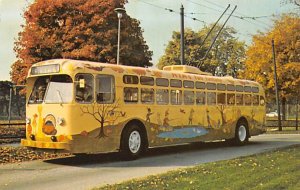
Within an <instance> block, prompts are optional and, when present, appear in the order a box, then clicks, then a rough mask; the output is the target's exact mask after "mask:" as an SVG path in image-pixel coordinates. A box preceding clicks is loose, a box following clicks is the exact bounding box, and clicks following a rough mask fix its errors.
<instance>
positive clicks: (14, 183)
mask: <svg viewBox="0 0 300 190" xmlns="http://www.w3.org/2000/svg"><path fill="white" fill-rule="evenodd" d="M293 144H300V134H264V135H260V136H256V137H252V138H251V139H250V142H249V144H248V145H246V146H230V145H228V144H227V143H225V142H211V143H194V144H188V145H180V146H174V147H164V148H155V149H150V150H149V151H148V152H147V153H146V154H145V155H144V156H143V157H142V158H140V159H138V160H134V161H122V160H120V156H119V154H117V153H110V154H99V155H88V156H81V157H75V156H72V157H68V158H60V159H52V160H45V161H30V162H23V163H16V164H5V165H0V189H1V190H6V189H7V190H12V189H22V190H27V189H30V190H32V189H37V190H43V189H45V190H48V189H51V190H53V189H73V190H76V189H78V190H81V189H91V188H93V187H97V186H101V185H105V184H114V183H119V182H122V181H125V180H130V179H133V178H141V177H145V176H148V175H156V174H160V173H164V172H167V171H170V170H175V169H178V168H183V167H191V166H195V165H198V164H202V163H207V162H214V161H219V160H228V159H232V158H236V157H240V156H247V155H252V154H256V153H260V152H265V151H270V150H272V149H276V148H280V147H285V146H290V145H293Z"/></svg>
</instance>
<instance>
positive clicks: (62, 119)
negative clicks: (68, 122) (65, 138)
mask: <svg viewBox="0 0 300 190" xmlns="http://www.w3.org/2000/svg"><path fill="white" fill-rule="evenodd" d="M56 123H57V124H58V125H63V124H64V123H65V120H64V118H61V117H58V118H57V122H56Z"/></svg>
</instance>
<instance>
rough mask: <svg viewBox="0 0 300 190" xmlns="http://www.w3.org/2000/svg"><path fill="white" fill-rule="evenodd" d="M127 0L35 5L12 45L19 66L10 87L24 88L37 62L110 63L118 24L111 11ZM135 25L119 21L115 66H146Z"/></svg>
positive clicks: (48, 0)
mask: <svg viewBox="0 0 300 190" xmlns="http://www.w3.org/2000/svg"><path fill="white" fill-rule="evenodd" d="M126 2H127V0H118V1H115V0H55V1H53V0H36V1H35V2H34V3H33V4H32V5H30V6H29V7H28V10H27V11H26V12H25V13H24V18H25V20H26V24H25V26H23V31H22V32H20V33H19V37H18V40H17V42H16V43H15V48H14V50H15V52H16V54H17V58H18V60H17V61H16V62H15V63H14V64H13V65H12V71H11V77H12V80H13V82H15V83H17V84H23V83H24V82H25V78H26V76H27V73H28V70H29V68H30V66H31V65H32V64H34V63H36V62H39V61H43V60H48V59H56V58H69V59H80V60H90V61H96V62H106V63H115V62H116V55H117V29H118V18H117V15H116V13H115V12H114V9H115V8H116V7H124V4H125V3H126ZM139 24H140V23H139V21H138V20H136V19H134V18H131V17H130V16H128V15H124V16H123V18H122V25H121V26H122V28H121V46H120V63H121V64H124V65H135V66H142V67H144V66H151V65H152V63H151V62H150V61H151V56H152V52H151V51H149V48H148V46H147V45H146V42H145V41H144V39H143V36H142V32H143V31H142V29H141V28H140V26H139Z"/></svg>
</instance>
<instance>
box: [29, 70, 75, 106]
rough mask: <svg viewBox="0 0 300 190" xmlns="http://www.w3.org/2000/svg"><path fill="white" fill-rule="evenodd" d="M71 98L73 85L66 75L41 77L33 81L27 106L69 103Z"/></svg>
mask: <svg viewBox="0 0 300 190" xmlns="http://www.w3.org/2000/svg"><path fill="white" fill-rule="evenodd" d="M72 98H73V83H72V79H71V77H70V76H68V75H54V76H42V77H39V78H37V80H36V81H35V84H34V87H33V90H32V93H31V95H30V98H29V102H28V103H29V104H40V103H42V102H45V103H50V104H55V103H60V104H61V103H69V102H71V101H72Z"/></svg>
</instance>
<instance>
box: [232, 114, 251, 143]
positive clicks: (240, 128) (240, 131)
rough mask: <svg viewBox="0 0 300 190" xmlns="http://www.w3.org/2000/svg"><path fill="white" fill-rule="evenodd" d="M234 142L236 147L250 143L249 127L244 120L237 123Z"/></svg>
mask: <svg viewBox="0 0 300 190" xmlns="http://www.w3.org/2000/svg"><path fill="white" fill-rule="evenodd" d="M234 141H235V144H236V145H244V144H246V143H247V142H248V141H249V131H248V126H247V123H246V122H245V121H243V120H241V121H239V122H238V123H237V126H236V130H235V138H234Z"/></svg>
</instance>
